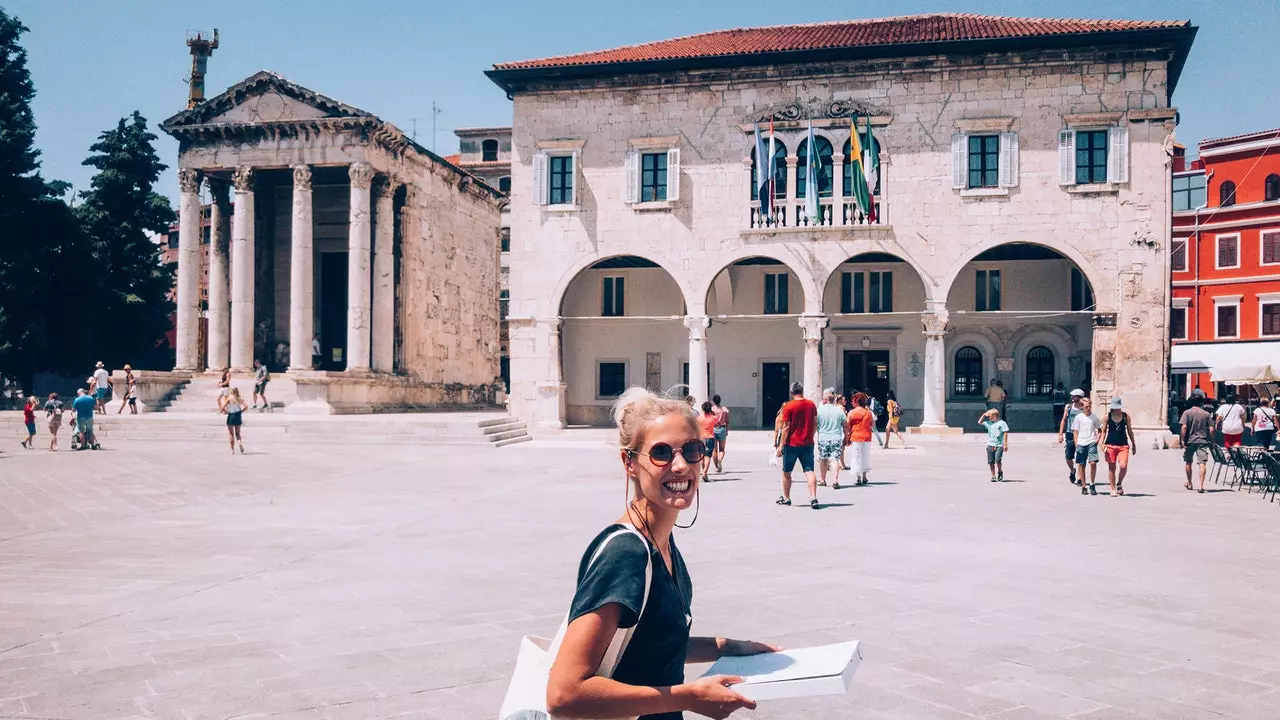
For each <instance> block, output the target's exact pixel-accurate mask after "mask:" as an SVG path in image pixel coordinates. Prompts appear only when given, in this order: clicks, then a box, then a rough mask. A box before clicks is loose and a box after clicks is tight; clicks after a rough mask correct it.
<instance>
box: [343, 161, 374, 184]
mask: <svg viewBox="0 0 1280 720" xmlns="http://www.w3.org/2000/svg"><path fill="white" fill-rule="evenodd" d="M347 176H348V177H350V178H351V187H353V188H359V189H361V190H368V189H369V186H370V185H372V184H373V166H371V165H370V164H369V163H362V162H358V163H351V166H350V167H348V168H347Z"/></svg>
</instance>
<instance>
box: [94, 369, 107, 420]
mask: <svg viewBox="0 0 1280 720" xmlns="http://www.w3.org/2000/svg"><path fill="white" fill-rule="evenodd" d="M93 382H94V388H95V389H94V391H93V400H94V402H95V403H96V404H97V412H98V413H101V414H103V415H105V414H106V412H107V396H108V395H109V394H110V393H111V374H110V373H108V372H107V369H106V368H105V367H103V365H102V362H101V361H99V362H98V365H97V369H95V370H94V371H93Z"/></svg>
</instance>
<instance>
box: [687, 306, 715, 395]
mask: <svg viewBox="0 0 1280 720" xmlns="http://www.w3.org/2000/svg"><path fill="white" fill-rule="evenodd" d="M684 326H685V327H687V328H689V394H690V395H692V396H693V399H694V401H695V402H694V404H695V405H698V406H701V405H702V403H704V402H706V401H707V400H709V399H710V397H709V396H710V390H709V389H708V388H707V328H709V327H711V318H709V317H706V316H705V315H702V316H698V315H690V316H687V317H685V319H684Z"/></svg>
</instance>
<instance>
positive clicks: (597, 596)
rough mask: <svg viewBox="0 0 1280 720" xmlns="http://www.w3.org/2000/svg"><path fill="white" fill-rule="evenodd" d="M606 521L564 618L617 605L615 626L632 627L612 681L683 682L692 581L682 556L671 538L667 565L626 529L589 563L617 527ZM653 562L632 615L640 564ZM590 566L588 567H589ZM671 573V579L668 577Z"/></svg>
mask: <svg viewBox="0 0 1280 720" xmlns="http://www.w3.org/2000/svg"><path fill="white" fill-rule="evenodd" d="M622 527H623V526H622V525H610V526H609V527H607V528H605V529H604V531H602V532H601V533H600V534H599V535H597V536H596V537H595V539H594V540H592V541H591V544H590V545H588V546H587V551H586V552H585V553H583V555H582V562H581V563H579V565H578V589H577V591H576V592H575V593H574V596H573V604H572V605H571V606H570V607H569V622H573V621H574V620H576V619H578V618H579V617H581V616H582V615H585V614H587V613H589V612H592V611H594V610H598V609H600V608H602V607H604V606H605V605H608V604H610V603H617V604H618V605H619V606H620V608H621V610H622V612H621V616H620V618H619V621H618V625H619V627H622V628H629V627H632V626H635V627H636V631H635V633H634V634H632V636H631V642H630V643H629V644H628V645H627V649H626V651H625V652H623V653H622V659H621V660H619V661H618V667H617V669H616V670H614V673H613V679H614V680H617V681H618V682H621V683H626V684H628V685H647V686H651V687H664V686H668V685H679V684H680V683H682V682H684V661H685V657H686V655H687V653H688V650H689V628H690V626H691V625H692V623H693V616H692V614H691V610H690V608H691V607H692V605H693V581H692V580H690V579H689V572H688V570H687V569H686V568H685V565H684V558H682V557H681V556H680V550H679V549H678V548H677V547H676V541H675V538H674V537H673V538H672V539H671V567H672V570H673V572H672V573H668V572H667V566H666V563H664V562H663V560H662V555H661V554H660V553H658V551H657V550H652V551H647V550H646V548H645V543H644V542H643V541H642V540H640V538H637V537H635V536H634V535H631V534H630V533H628V534H626V535H623V536H621V537H618V538H614V539H613V540H612V541H611V542H610V543H609V544H608V545H607V546H605V549H604V552H602V553H601V554H600V557H599V558H597V559H596V561H595V562H594V563H592V562H591V557H592V555H594V554H595V552H596V548H598V547H599V546H600V543H601V542H603V541H604V539H605V538H607V537H608V536H610V535H612V534H613V533H615V532H617V531H618V530H621V529H622ZM650 561H652V563H653V580H652V584H651V587H650V589H649V602H648V604H647V605H645V606H644V616H643V617H640V618H639V624H638V625H637V624H636V616H637V615H639V614H640V607H641V605H642V604H643V603H644V566H645V563H647V562H650ZM588 566H590V567H588ZM673 575H674V577H673ZM683 717H684V715H683V713H666V714H663V715H645V716H643V719H642V720H681V719H682V718H683Z"/></svg>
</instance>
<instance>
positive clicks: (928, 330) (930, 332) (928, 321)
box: [920, 310, 951, 339]
mask: <svg viewBox="0 0 1280 720" xmlns="http://www.w3.org/2000/svg"><path fill="white" fill-rule="evenodd" d="M950 321H951V313H949V312H947V311H946V310H935V311H933V312H931V313H929V312H927V313H924V314H923V315H921V316H920V324H921V325H924V334H925V337H929V338H935V339H938V338H942V337H943V336H945V335H946V334H947V324H948V323H949V322H950Z"/></svg>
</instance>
